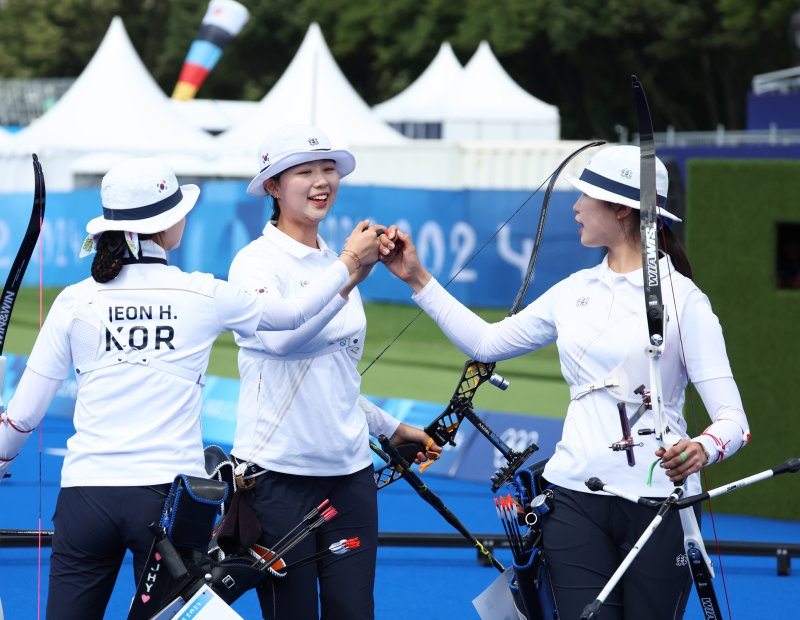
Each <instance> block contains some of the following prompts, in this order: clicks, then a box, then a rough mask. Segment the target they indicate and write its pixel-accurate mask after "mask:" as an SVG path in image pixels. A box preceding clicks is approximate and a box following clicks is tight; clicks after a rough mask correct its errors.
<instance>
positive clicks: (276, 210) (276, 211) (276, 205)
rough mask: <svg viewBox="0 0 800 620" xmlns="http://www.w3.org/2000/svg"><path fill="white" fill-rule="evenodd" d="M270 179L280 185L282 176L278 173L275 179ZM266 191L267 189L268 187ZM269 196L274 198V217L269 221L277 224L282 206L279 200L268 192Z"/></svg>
mask: <svg viewBox="0 0 800 620" xmlns="http://www.w3.org/2000/svg"><path fill="white" fill-rule="evenodd" d="M270 179H271V180H273V181H275V183H278V182H279V181H280V180H281V174H280V173H278V174H276V175H275V176H274V177H270ZM264 189H266V187H265V188H264ZM267 196H269V197H270V198H272V217H271V218H269V219H270V221H272V222H277V221H278V220H279V219H280V217H281V205H280V204H279V203H278V199H277V198H275V196H272V195H270V194H269V192H267Z"/></svg>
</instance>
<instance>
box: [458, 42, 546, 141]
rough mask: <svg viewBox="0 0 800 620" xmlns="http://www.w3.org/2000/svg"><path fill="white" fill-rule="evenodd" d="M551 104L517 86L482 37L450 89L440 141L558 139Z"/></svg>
mask: <svg viewBox="0 0 800 620" xmlns="http://www.w3.org/2000/svg"><path fill="white" fill-rule="evenodd" d="M560 131H561V130H560V117H559V113H558V108H557V107H556V106H553V105H550V104H547V103H544V102H543V101H540V100H539V99H537V98H536V97H534V96H533V95H531V94H529V93H528V92H526V91H525V90H524V89H522V88H521V87H520V86H519V85H518V84H517V83H516V82H515V81H514V80H513V79H512V78H511V76H509V75H508V73H506V71H505V70H504V69H503V67H502V65H501V64H500V62H499V61H498V60H497V58H496V57H495V55H494V54H493V53H492V50H491V48H490V47H489V43H488V42H486V41H482V42H481V44H480V45H479V46H478V49H477V51H476V52H475V54H474V55H473V56H472V58H471V59H470V60H469V62H468V63H467V65H466V66H465V67H464V72H463V74H462V76H461V79H460V80H459V82H458V83H457V84H456V85H455V87H454V88H453V90H452V91H451V92H450V94H449V105H448V106H447V109H446V110H445V116H444V128H443V136H442V137H443V138H444V139H445V140H459V141H460V140H558V139H559V136H560Z"/></svg>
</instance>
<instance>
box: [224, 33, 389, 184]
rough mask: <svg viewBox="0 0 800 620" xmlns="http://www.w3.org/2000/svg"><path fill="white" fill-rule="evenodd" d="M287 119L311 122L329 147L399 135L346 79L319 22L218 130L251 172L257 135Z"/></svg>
mask: <svg viewBox="0 0 800 620" xmlns="http://www.w3.org/2000/svg"><path fill="white" fill-rule="evenodd" d="M289 123H301V124H309V125H316V126H318V127H320V128H321V129H322V130H324V131H325V133H327V134H328V137H330V139H331V141H332V142H333V144H334V146H347V145H354V144H387V145H388V144H399V143H402V142H404V140H405V139H404V138H403V136H401V135H400V134H399V133H397V132H396V131H395V130H394V129H392V128H391V127H389V126H388V125H386V124H385V123H384V122H383V121H381V120H380V119H379V118H377V117H376V116H375V115H374V114H373V112H372V110H370V108H369V106H368V105H367V104H366V103H365V102H364V100H363V99H362V98H361V97H360V96H359V94H358V93H357V92H356V91H355V89H354V88H353V87H352V86H351V85H350V83H349V82H348V81H347V78H346V77H345V76H344V74H343V73H342V71H341V69H339V66H338V65H337V64H336V61H335V60H334V58H333V55H332V54H331V51H330V49H328V46H327V44H326V43H325V39H324V38H323V36H322V31H321V30H320V27H319V25H317V24H311V25H310V26H309V28H308V31H307V32H306V36H305V38H304V39H303V42H302V43H301V45H300V48H299V49H298V50H297V53H296V54H295V57H294V58H293V59H292V62H291V63H289V66H288V67H287V68H286V71H285V72H284V73H283V75H282V76H281V77H280V79H279V80H278V81H277V82H276V83H275V86H273V87H272V89H271V90H270V91H269V92H268V93H267V94H266V95H265V96H264V98H263V99H262V100H261V101H260V102H259V105H258V107H257V109H256V110H255V112H254V113H253V115H252V117H251V118H249V119H247V120H246V121H244V122H241V123H239V124H237V125H235V126H233V127H231V128H230V129H229V130H228V131H226V132H224V133H223V134H221V135H219V136H218V137H217V138H216V140H217V142H218V144H219V146H220V148H221V149H223V150H224V151H227V152H235V153H238V154H245V155H246V157H247V158H248V160H247V167H246V170H248V171H249V172H252V168H254V166H255V160H256V153H257V151H258V145H259V142H260V140H261V138H262V137H263V136H264V134H266V133H267V132H269V131H271V130H273V129H277V128H278V127H280V126H282V125H286V124H289Z"/></svg>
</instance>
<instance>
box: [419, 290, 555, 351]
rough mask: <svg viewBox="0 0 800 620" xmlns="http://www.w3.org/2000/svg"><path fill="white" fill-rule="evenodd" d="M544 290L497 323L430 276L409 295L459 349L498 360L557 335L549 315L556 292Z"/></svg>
mask: <svg viewBox="0 0 800 620" xmlns="http://www.w3.org/2000/svg"><path fill="white" fill-rule="evenodd" d="M552 290H553V289H550V291H548V292H547V293H545V294H544V295H542V296H541V297H539V298H538V299H537V300H535V301H534V302H533V303H531V304H530V305H528V306H527V307H526V308H525V309H524V310H522V311H521V312H519V313H518V314H515V315H514V316H510V317H506V318H505V319H503V320H502V321H500V322H499V323H487V322H486V321H484V320H483V319H482V318H481V317H479V316H478V315H477V314H475V313H474V312H472V310H470V309H469V308H467V307H466V306H464V305H463V304H462V303H461V302H459V301H458V300H457V299H456V298H455V297H453V296H452V295H451V294H450V293H448V292H447V291H446V290H445V289H444V287H443V286H442V285H441V284H439V282H437V281H436V279H435V278H431V279H430V281H429V282H428V283H427V284H426V285H425V286H424V287H423V288H422V290H421V291H419V292H418V293H416V294H414V295H413V296H412V299H413V300H414V301H415V302H416V303H417V305H419V307H420V308H422V309H423V310H424V311H425V312H426V313H427V314H428V315H429V316H430V317H431V318H432V319H433V320H434V321H436V324H437V325H438V326H439V327H440V328H441V329H442V331H443V332H444V334H445V335H446V336H447V337H448V338H449V339H450V341H451V342H452V343H453V344H454V345H456V346H457V347H458V348H459V349H460V350H461V352H462V353H464V354H465V355H468V356H470V357H471V358H473V359H475V360H478V361H481V362H497V361H500V360H505V359H509V358H512V357H517V356H518V355H522V354H523V353H527V352H529V351H533V350H534V349H538V348H540V347H543V346H545V345H547V344H550V343H551V342H553V341H554V340H555V339H556V336H557V333H556V328H555V323H554V321H553V319H552V304H553V303H554V301H555V295H553V294H551V291H552Z"/></svg>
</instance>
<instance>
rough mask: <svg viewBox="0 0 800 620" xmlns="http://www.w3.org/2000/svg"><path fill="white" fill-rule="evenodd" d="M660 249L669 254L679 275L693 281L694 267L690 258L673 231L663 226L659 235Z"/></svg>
mask: <svg viewBox="0 0 800 620" xmlns="http://www.w3.org/2000/svg"><path fill="white" fill-rule="evenodd" d="M658 249H659V250H661V251H662V252H664V253H665V254H669V257H670V259H672V264H673V265H675V269H676V270H677V272H678V273H680V274H682V275H684V276H686V277H687V278H689V279H690V280H691V279H692V266H691V265H690V264H689V257H688V256H687V255H686V249H685V248H684V247H683V244H682V243H681V242H680V239H678V237H677V236H676V235H675V233H673V232H672V229H671V228H670V227H669V226H667V225H665V224H662V226H661V230H660V231H659V234H658Z"/></svg>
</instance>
